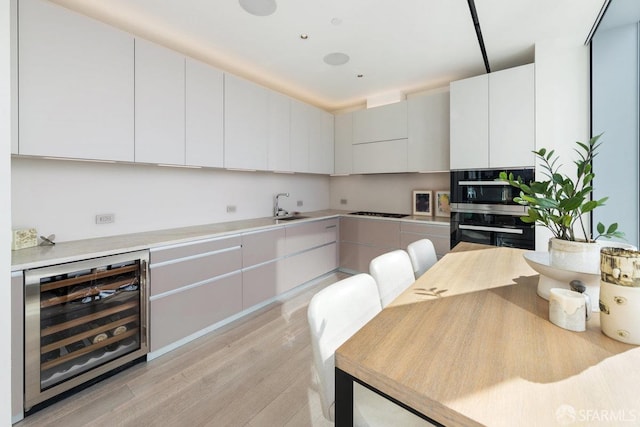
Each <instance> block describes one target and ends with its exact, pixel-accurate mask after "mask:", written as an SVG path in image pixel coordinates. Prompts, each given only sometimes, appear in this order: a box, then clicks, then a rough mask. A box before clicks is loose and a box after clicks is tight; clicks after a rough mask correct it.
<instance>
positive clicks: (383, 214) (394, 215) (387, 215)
mask: <svg viewBox="0 0 640 427" xmlns="http://www.w3.org/2000/svg"><path fill="white" fill-rule="evenodd" d="M350 215H362V216H378V217H383V218H404V217H405V216H409V215H406V214H397V213H386V212H368V211H358V212H351V214H350Z"/></svg>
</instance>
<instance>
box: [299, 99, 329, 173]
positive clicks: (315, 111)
mask: <svg viewBox="0 0 640 427" xmlns="http://www.w3.org/2000/svg"><path fill="white" fill-rule="evenodd" d="M290 129H291V133H290V135H291V168H292V170H293V171H295V172H303V173H304V172H308V173H321V174H332V173H333V161H334V160H333V115H332V114H330V113H327V112H326V111H323V110H321V109H319V108H316V107H313V106H311V105H309V104H305V103H303V102H300V101H297V100H295V99H292V100H291V128H290Z"/></svg>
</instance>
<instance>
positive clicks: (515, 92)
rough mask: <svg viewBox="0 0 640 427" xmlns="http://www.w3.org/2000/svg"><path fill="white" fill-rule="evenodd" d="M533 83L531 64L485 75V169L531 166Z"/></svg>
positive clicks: (533, 144) (533, 136)
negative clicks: (487, 133)
mask: <svg viewBox="0 0 640 427" xmlns="http://www.w3.org/2000/svg"><path fill="white" fill-rule="evenodd" d="M534 79H535V76H534V65H533V64H528V65H523V66H521V67H515V68H511V69H508V70H503V71H498V72H495V73H491V74H490V75H489V167H492V168H495V167H520V166H533V165H534V162H535V158H534V154H533V153H532V151H533V150H534V149H535V143H536V142H535V81H534Z"/></svg>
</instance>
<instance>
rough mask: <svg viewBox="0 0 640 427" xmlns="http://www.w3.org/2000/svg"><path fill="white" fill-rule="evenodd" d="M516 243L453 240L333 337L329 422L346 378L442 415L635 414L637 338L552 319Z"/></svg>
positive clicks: (342, 406) (441, 419)
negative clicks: (403, 285)
mask: <svg viewBox="0 0 640 427" xmlns="http://www.w3.org/2000/svg"><path fill="white" fill-rule="evenodd" d="M524 252H525V251H524V250H520V249H512V248H501V247H491V246H485V245H477V244H472V243H461V244H460V245H458V246H456V248H455V249H454V250H453V251H452V252H450V253H449V254H447V255H445V256H444V257H443V258H442V259H441V260H440V261H438V262H437V263H436V264H435V265H434V266H433V267H432V268H431V269H429V270H428V271H427V272H426V273H425V274H424V275H423V276H421V277H420V278H419V279H417V280H416V281H415V283H413V285H411V286H410V287H409V288H408V289H407V290H406V291H405V292H404V293H402V294H401V295H400V296H399V297H398V298H397V299H396V300H394V301H393V302H392V303H391V304H390V305H389V306H387V307H385V308H384V309H383V310H382V311H381V312H380V313H379V314H378V315H377V316H376V317H375V318H374V319H372V320H371V321H370V322H369V323H367V324H366V325H365V326H364V327H363V328H362V329H360V330H359V331H358V332H357V333H356V334H355V335H353V336H352V337H351V338H350V339H349V340H348V341H346V342H345V343H344V344H343V345H342V346H341V347H339V348H338V350H337V351H336V353H335V364H336V426H348V425H352V424H353V406H352V405H353V382H354V381H355V382H358V383H360V384H362V385H364V386H365V387H367V388H369V389H371V390H373V391H375V392H377V393H379V394H381V395H382V396H384V397H386V398H387V399H390V400H392V401H394V402H396V403H398V404H399V405H401V406H403V407H405V408H406V409H408V410H410V411H412V412H414V413H416V414H418V415H420V416H421V417H423V418H425V419H427V420H430V421H431V422H435V423H439V424H442V425H446V426H475V425H487V426H509V427H511V426H515V425H517V426H527V425H531V426H554V425H558V426H562V425H571V426H586V425H589V426H593V425H609V426H621V425H629V426H636V425H640V347H637V346H633V345H628V344H624V343H622V342H619V341H616V340H613V339H611V338H608V337H607V336H605V335H604V334H603V333H602V332H601V330H600V320H599V313H593V315H592V316H591V318H590V320H588V321H587V330H586V331H584V332H572V331H568V330H565V329H562V328H560V327H558V326H556V325H554V324H552V323H551V322H549V320H548V319H549V304H548V302H547V301H546V300H544V299H543V298H541V297H539V296H538V295H537V293H536V287H537V282H538V275H537V273H536V272H535V271H534V270H532V269H531V268H530V267H529V266H528V265H527V264H526V262H525V260H524V258H523V256H522V255H523V253H524ZM354 304H357V302H354ZM435 423H434V424H435Z"/></svg>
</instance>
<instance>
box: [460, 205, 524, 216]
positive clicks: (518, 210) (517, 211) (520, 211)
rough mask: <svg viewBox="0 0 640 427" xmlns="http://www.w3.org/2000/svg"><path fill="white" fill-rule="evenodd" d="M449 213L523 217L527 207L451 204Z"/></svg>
mask: <svg viewBox="0 0 640 427" xmlns="http://www.w3.org/2000/svg"><path fill="white" fill-rule="evenodd" d="M451 212H460V213H479V214H496V215H511V216H524V215H526V214H527V207H526V206H523V205H492V204H475V203H451Z"/></svg>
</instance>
